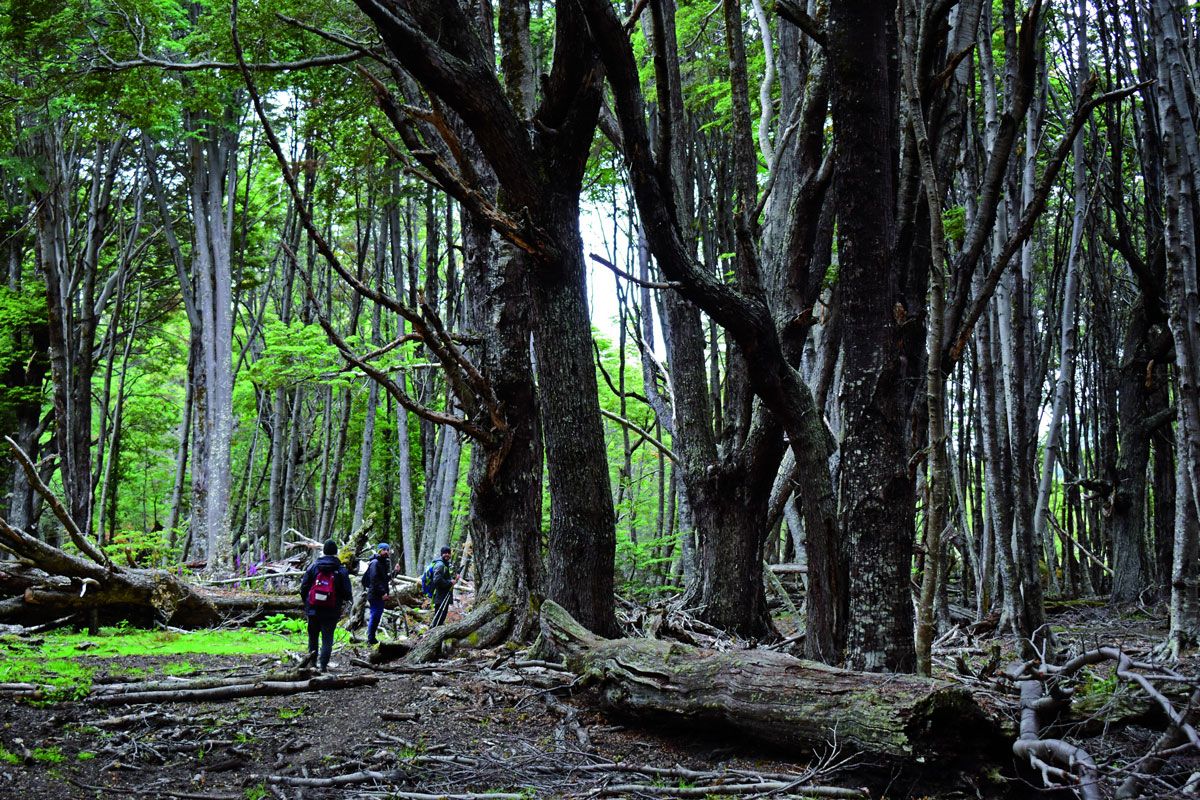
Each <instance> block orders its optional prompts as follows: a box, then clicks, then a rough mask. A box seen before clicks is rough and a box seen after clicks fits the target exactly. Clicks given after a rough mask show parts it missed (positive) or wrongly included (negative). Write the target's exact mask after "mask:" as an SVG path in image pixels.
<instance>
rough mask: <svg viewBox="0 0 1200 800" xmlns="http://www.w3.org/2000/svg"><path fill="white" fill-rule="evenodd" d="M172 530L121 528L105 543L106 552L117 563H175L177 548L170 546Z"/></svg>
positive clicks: (146, 564) (138, 565)
mask: <svg viewBox="0 0 1200 800" xmlns="http://www.w3.org/2000/svg"><path fill="white" fill-rule="evenodd" d="M170 533H171V532H170V531H168V530H161V529H160V530H156V531H137V530H120V531H117V532H116V533H114V534H113V536H112V540H111V541H110V542H109V543H108V544H106V545H104V552H105V553H107V554H108V556H109V558H111V559H113V561H115V562H117V563H124V564H125V565H126V566H130V567H148V566H153V565H164V564H168V563H173V562H175V561H176V560H177V559H178V556H179V553H178V552H177V548H172V547H171V546H170Z"/></svg>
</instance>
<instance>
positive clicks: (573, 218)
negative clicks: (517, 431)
mask: <svg viewBox="0 0 1200 800" xmlns="http://www.w3.org/2000/svg"><path fill="white" fill-rule="evenodd" d="M546 201H547V206H548V207H550V208H554V209H556V212H555V216H556V217H557V219H556V223H557V224H556V226H555V231H556V234H557V235H556V236H555V237H554V238H555V240H556V241H557V242H558V243H559V248H560V253H561V254H562V257H561V259H560V260H559V261H558V263H557V264H556V265H555V267H554V268H553V269H544V270H542V271H541V273H540V274H539V276H538V278H537V285H536V286H535V292H534V297H535V302H536V307H537V320H536V323H535V327H534V337H533V341H534V352H535V357H536V359H537V375H538V390H539V399H540V401H541V410H542V425H543V429H544V430H545V436H546V470H547V477H548V482H549V488H550V532H549V542H548V551H547V557H546V578H547V580H546V595H547V597H549V598H550V599H552V600H554V601H556V602H558V603H559V604H561V605H562V606H563V607H564V608H566V609H568V610H569V611H570V613H572V614H573V615H575V616H576V617H577V618H578V619H579V620H580V621H581V622H582V623H583V624H584V625H585V626H586V627H587V628H588V629H589V630H592V631H594V632H596V633H598V634H601V635H610V634H613V633H615V632H616V618H615V617H614V616H613V613H614V611H613V559H614V557H615V555H616V516H615V514H614V512H613V503H612V491H611V488H610V485H609V478H608V456H607V450H606V446H605V443H604V429H603V426H601V424H600V410H599V400H598V397H599V390H598V387H597V384H596V369H595V365H594V363H593V356H592V336H591V321H590V320H589V318H588V308H587V296H586V290H587V289H586V286H585V283H584V273H585V270H584V266H583V243H582V241H581V240H580V238H579V200H578V197H577V196H575V195H570V194H568V195H559V196H557V197H554V198H553V199H552V198H551V197H547V198H546Z"/></svg>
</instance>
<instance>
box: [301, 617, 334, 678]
mask: <svg viewBox="0 0 1200 800" xmlns="http://www.w3.org/2000/svg"><path fill="white" fill-rule="evenodd" d="M337 622H338V618H337V617H336V616H334V615H332V614H331V615H329V616H325V615H323V614H316V615H313V616H311V617H309V618H308V655H309V660H310V661H315V662H316V664H317V666H318V668H320V669H322V670H323V669H326V668H327V667H328V666H329V656H330V654H331V653H333V630H334V628H336V627H337ZM318 638H319V639H320V643H321V652H320V658H319V659H318V658H317V640H318Z"/></svg>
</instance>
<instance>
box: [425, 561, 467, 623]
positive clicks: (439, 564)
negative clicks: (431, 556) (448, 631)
mask: <svg viewBox="0 0 1200 800" xmlns="http://www.w3.org/2000/svg"><path fill="white" fill-rule="evenodd" d="M456 583H458V576H456V575H455V574H454V568H453V567H452V566H451V564H450V548H449V547H443V548H442V550H441V552H440V553H439V554H438V558H437V560H436V561H434V562H433V563H431V564H430V565H429V566H428V567H426V568H425V572H424V573H422V574H421V591H423V592H424V593H425V594H426V595H428V596H429V597H431V598H433V619H432V620H431V621H430V623H429V627H431V628H436V627H437V626H438V625H441V624H442V623H443V622H445V621H446V613H447V612H448V611H449V610H450V604H451V603H452V602H454V584H456Z"/></svg>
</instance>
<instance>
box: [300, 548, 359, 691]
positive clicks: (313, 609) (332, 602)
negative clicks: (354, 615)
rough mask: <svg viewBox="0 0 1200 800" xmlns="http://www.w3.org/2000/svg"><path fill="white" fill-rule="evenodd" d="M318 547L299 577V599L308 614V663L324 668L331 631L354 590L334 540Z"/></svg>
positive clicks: (330, 648)
mask: <svg viewBox="0 0 1200 800" xmlns="http://www.w3.org/2000/svg"><path fill="white" fill-rule="evenodd" d="M321 550H322V553H323V555H322V556H321V557H320V558H318V559H317V560H316V563H314V564H313V565H312V566H311V567H309V568H308V569H307V570H305V571H304V577H303V578H301V579H300V600H301V601H302V602H303V603H304V613H305V615H306V616H307V617H308V663H310V664H316V665H317V670H318V671H320V672H324V671H326V670H327V669H329V656H330V655H331V654H332V653H333V631H334V629H335V628H336V627H337V622H338V618H339V617H341V616H342V609H344V608H345V607H346V605H347V604H348V603H349V602H350V601H351V599H352V597H353V594H354V590H353V588H351V586H350V573H349V572H348V571H347V570H346V568H345V567H343V566H342V562H341V561H339V560H338V557H337V542H335V541H333V540H332V539H330V540H328V541H326V542H325V544H324V546H323V547H322V548H321ZM318 639H319V640H320V651H319V652H318V649H317V644H318Z"/></svg>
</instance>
